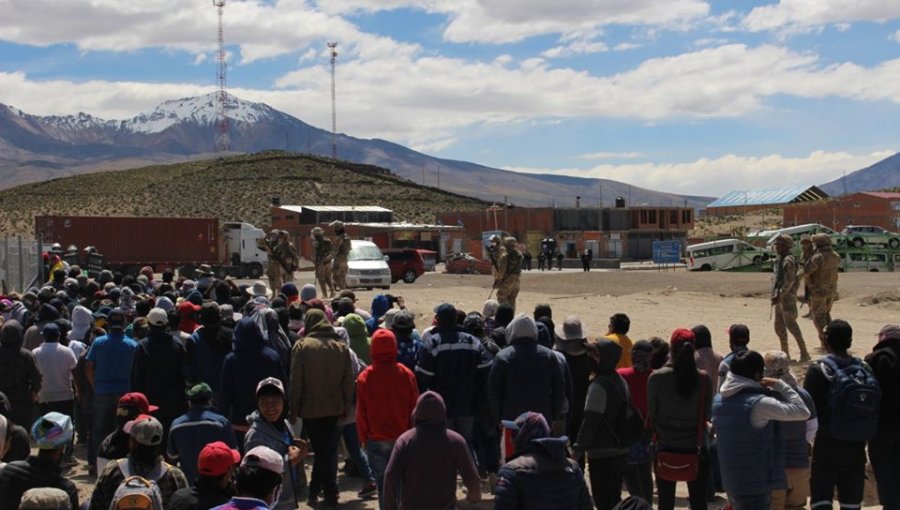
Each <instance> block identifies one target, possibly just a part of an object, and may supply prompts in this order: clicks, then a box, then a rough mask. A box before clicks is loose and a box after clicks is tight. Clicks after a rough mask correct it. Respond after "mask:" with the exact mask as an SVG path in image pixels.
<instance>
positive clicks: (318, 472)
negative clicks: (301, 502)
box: [303, 416, 341, 501]
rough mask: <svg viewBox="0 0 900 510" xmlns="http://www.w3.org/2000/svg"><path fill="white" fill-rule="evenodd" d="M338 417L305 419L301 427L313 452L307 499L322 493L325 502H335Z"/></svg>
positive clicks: (339, 439) (336, 489)
mask: <svg viewBox="0 0 900 510" xmlns="http://www.w3.org/2000/svg"><path fill="white" fill-rule="evenodd" d="M337 422H338V417H337V416H326V417H324V418H306V419H304V420H303V426H304V428H305V429H306V435H307V436H309V443H310V446H312V450H313V452H315V460H313V470H312V479H311V480H310V482H309V497H310V498H312V497H318V496H319V493H320V492H321V493H324V495H325V499H326V500H335V501H336V500H337V497H338V486H337V465H338V445H339V444H340V442H341V435H340V431H339V430H338V425H337Z"/></svg>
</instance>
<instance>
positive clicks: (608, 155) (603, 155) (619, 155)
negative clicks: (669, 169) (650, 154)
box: [575, 151, 645, 161]
mask: <svg viewBox="0 0 900 510" xmlns="http://www.w3.org/2000/svg"><path fill="white" fill-rule="evenodd" d="M644 156H645V154H644V153H643V152H603V151H601V152H591V153H588V154H579V155H578V156H576V157H575V158H576V159H583V160H586V161H599V160H603V159H638V158H643V157H644Z"/></svg>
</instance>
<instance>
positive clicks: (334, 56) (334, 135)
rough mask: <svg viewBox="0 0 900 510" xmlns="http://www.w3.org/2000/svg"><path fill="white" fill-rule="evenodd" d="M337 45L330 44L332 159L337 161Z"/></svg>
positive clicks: (334, 43)
mask: <svg viewBox="0 0 900 510" xmlns="http://www.w3.org/2000/svg"><path fill="white" fill-rule="evenodd" d="M337 45H338V43H336V42H330V43H328V48H329V49H330V50H331V158H332V159H337V107H336V105H337V93H336V92H335V87H334V67H335V65H336V64H337V57H338V52H337Z"/></svg>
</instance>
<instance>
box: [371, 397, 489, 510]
mask: <svg viewBox="0 0 900 510" xmlns="http://www.w3.org/2000/svg"><path fill="white" fill-rule="evenodd" d="M412 417H413V421H414V422H415V427H413V428H412V429H410V430H407V431H406V432H404V433H403V434H401V435H400V437H399V438H397V442H396V443H395V444H394V451H393V453H392V454H391V459H390V461H388V465H387V469H386V470H385V474H384V508H385V510H398V509H406V508H429V509H435V510H452V509H455V508H456V479H457V476H461V477H462V481H463V484H464V485H465V487H466V489H467V490H468V492H467V494H466V499H468V501H469V502H470V503H478V502H479V501H481V481H480V480H479V478H478V471H477V470H476V468H475V461H474V460H473V459H472V454H471V453H470V452H469V447H468V446H467V444H466V441H465V439H463V437H462V436H460V435H459V434H457V433H456V432H454V431H452V430H450V429H448V428H447V408H446V407H445V406H444V400H443V399H442V398H441V396H440V395H439V394H437V393H435V392H433V391H426V392H425V393H423V394H421V395H419V399H418V401H417V402H416V408H415V410H414V411H413V415H412Z"/></svg>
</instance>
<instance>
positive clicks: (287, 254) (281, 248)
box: [272, 230, 300, 295]
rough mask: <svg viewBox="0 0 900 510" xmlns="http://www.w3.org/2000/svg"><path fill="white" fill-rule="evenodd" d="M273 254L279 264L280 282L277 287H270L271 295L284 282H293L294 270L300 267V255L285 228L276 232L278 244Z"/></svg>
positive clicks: (279, 288)
mask: <svg viewBox="0 0 900 510" xmlns="http://www.w3.org/2000/svg"><path fill="white" fill-rule="evenodd" d="M274 255H275V259H277V260H278V264H279V265H280V266H281V283H280V284H279V285H278V286H277V287H272V293H273V295H275V293H277V292H278V291H279V290H281V286H282V285H284V284H285V283H293V282H294V271H296V270H297V268H298V267H300V256H299V255H298V254H297V249H296V248H294V244H293V243H292V242H291V238H290V236H289V235H288V233H287V231H285V230H282V231H280V232H279V233H278V244H277V245H276V246H275V253H274Z"/></svg>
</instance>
